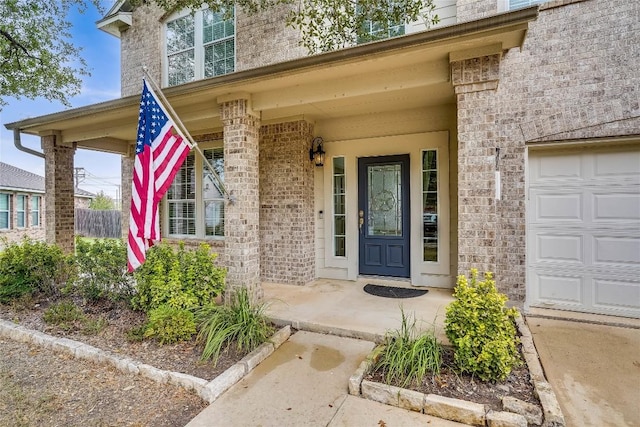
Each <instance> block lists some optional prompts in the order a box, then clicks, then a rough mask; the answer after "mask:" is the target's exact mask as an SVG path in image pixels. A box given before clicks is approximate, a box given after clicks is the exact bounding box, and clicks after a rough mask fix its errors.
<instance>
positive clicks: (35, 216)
mask: <svg viewBox="0 0 640 427" xmlns="http://www.w3.org/2000/svg"><path fill="white" fill-rule="evenodd" d="M31 226H32V227H39V226H40V196H31Z"/></svg>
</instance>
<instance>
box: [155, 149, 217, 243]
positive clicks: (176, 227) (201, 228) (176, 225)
mask: <svg viewBox="0 0 640 427" xmlns="http://www.w3.org/2000/svg"><path fill="white" fill-rule="evenodd" d="M200 145H201V146H202V144H200ZM202 152H203V154H204V157H205V158H206V159H207V160H208V162H209V164H211V166H212V167H213V169H214V170H215V171H216V173H217V174H218V176H219V177H220V179H221V180H223V181H224V151H223V148H222V147H215V148H208V149H203V150H202ZM166 206H167V207H166V212H167V221H168V223H167V226H168V235H169V236H170V237H178V238H214V239H215V238H224V196H223V194H222V191H221V189H220V187H219V185H218V183H217V181H216V180H215V178H214V177H213V174H212V173H211V171H210V170H209V169H208V167H206V166H205V163H204V161H203V160H202V158H201V157H200V156H196V155H195V154H194V153H193V152H192V153H190V154H189V155H188V156H187V158H186V159H185V161H184V163H183V164H182V167H181V168H180V170H179V171H178V173H177V174H176V177H175V178H174V180H173V182H172V184H171V187H169V190H168V191H167V203H166Z"/></svg>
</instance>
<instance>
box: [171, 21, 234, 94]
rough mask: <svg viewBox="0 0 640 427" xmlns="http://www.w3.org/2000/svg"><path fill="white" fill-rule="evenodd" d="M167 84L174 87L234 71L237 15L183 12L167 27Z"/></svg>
mask: <svg viewBox="0 0 640 427" xmlns="http://www.w3.org/2000/svg"><path fill="white" fill-rule="evenodd" d="M165 42H166V44H165V48H166V58H165V75H166V80H165V81H166V84H167V85H168V86H174V85H178V84H182V83H187V82H190V81H194V80H200V79H203V78H205V77H213V76H219V75H222V74H227V73H231V72H233V71H234V70H235V13H234V11H233V10H232V11H231V13H230V14H229V15H227V14H226V13H225V11H224V10H223V11H220V12H213V11H212V10H209V9H203V10H199V11H197V12H195V13H190V12H189V11H185V12H181V13H180V14H179V16H178V17H176V18H175V19H171V20H169V21H168V22H167V24H166V26H165Z"/></svg>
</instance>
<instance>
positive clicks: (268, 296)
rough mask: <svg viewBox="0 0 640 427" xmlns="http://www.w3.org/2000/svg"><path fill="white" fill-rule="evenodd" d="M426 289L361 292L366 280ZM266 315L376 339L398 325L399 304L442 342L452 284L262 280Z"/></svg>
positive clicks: (278, 320)
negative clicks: (392, 294) (410, 294)
mask: <svg viewBox="0 0 640 427" xmlns="http://www.w3.org/2000/svg"><path fill="white" fill-rule="evenodd" d="M368 283H372V284H382V285H389V286H395V287H406V288H414V289H428V291H429V292H427V293H426V294H425V295H422V296H418V297H414V298H397V299H396V298H384V297H378V296H374V295H370V294H368V293H366V292H365V291H364V290H363V288H364V286H365V285H366V284H368ZM263 288H264V297H265V298H264V300H265V302H267V304H268V305H269V307H268V309H267V314H268V316H269V317H270V318H271V319H273V320H274V321H275V322H276V323H279V324H291V325H292V326H293V327H294V328H297V329H304V330H308V331H313V332H323V333H330V334H333V335H339V336H346V337H352V338H360V339H365V340H368V341H375V342H380V341H381V339H382V337H383V336H384V334H385V332H386V331H387V330H391V329H398V328H399V327H400V322H401V312H400V307H402V308H403V309H404V312H405V314H407V315H414V316H415V318H416V319H417V324H416V325H417V326H418V327H419V328H421V329H428V328H430V327H432V325H435V328H436V334H437V336H438V338H439V340H440V341H441V342H446V337H445V334H444V319H445V308H446V306H447V304H449V303H450V302H451V301H453V297H452V296H451V294H452V292H453V289H442V288H415V287H412V286H411V285H410V284H408V283H406V282H396V281H386V280H380V279H373V278H360V279H358V280H357V281H346V280H332V279H318V280H316V281H315V282H313V283H311V284H309V285H307V286H294V285H283V284H275V283H263Z"/></svg>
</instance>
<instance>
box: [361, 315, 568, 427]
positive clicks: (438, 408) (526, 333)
mask: <svg viewBox="0 0 640 427" xmlns="http://www.w3.org/2000/svg"><path fill="white" fill-rule="evenodd" d="M516 326H517V327H518V330H519V331H520V340H521V342H522V354H523V357H524V359H525V363H526V364H527V368H528V369H529V373H530V376H531V379H530V380H531V381H532V383H533V386H534V390H535V393H536V394H537V395H538V398H539V400H540V404H541V405H542V412H543V414H544V418H543V414H541V413H540V408H539V407H537V406H535V405H529V404H527V403H526V402H520V401H518V399H510V400H507V402H506V403H507V404H506V405H505V402H504V400H503V407H505V406H506V407H505V408H504V409H505V411H493V410H488V409H487V408H486V406H485V405H482V404H478V403H474V402H468V401H465V400H460V399H453V398H449V397H444V396H439V395H436V394H425V393H420V392H416V391H413V390H407V389H404V388H400V387H395V386H390V385H387V384H382V383H376V382H373V381H368V380H365V379H364V376H365V375H366V374H367V372H368V371H369V369H370V367H371V366H372V364H373V361H374V355H375V354H376V353H378V349H377V348H375V349H374V350H373V351H372V352H371V353H370V354H369V356H367V358H366V359H365V360H364V361H363V362H362V363H360V366H358V369H357V370H356V371H355V372H354V374H353V375H352V376H351V377H350V378H349V394H351V395H354V396H361V397H363V398H365V399H369V400H374V401H376V402H380V403H384V404H387V405H390V406H396V407H399V408H403V409H407V410H411V411H416V412H421V413H424V414H428V415H432V416H435V417H439V418H444V419H447V420H451V421H457V422H460V423H464V424H470V425H474V426H489V427H527V426H528V425H542V426H543V427H564V426H565V420H564V416H563V415H562V411H561V409H560V405H559V403H558V400H557V399H556V395H555V393H554V392H553V390H552V388H551V385H550V384H549V383H548V382H547V380H546V378H545V376H544V371H543V369H542V365H541V364H540V360H539V359H538V352H537V351H536V348H535V345H534V344H533V338H532V336H531V331H530V330H529V328H528V326H527V324H526V323H525V321H524V318H523V316H522V314H520V316H518V317H516ZM532 407H533V408H532ZM536 410H537V411H536Z"/></svg>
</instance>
